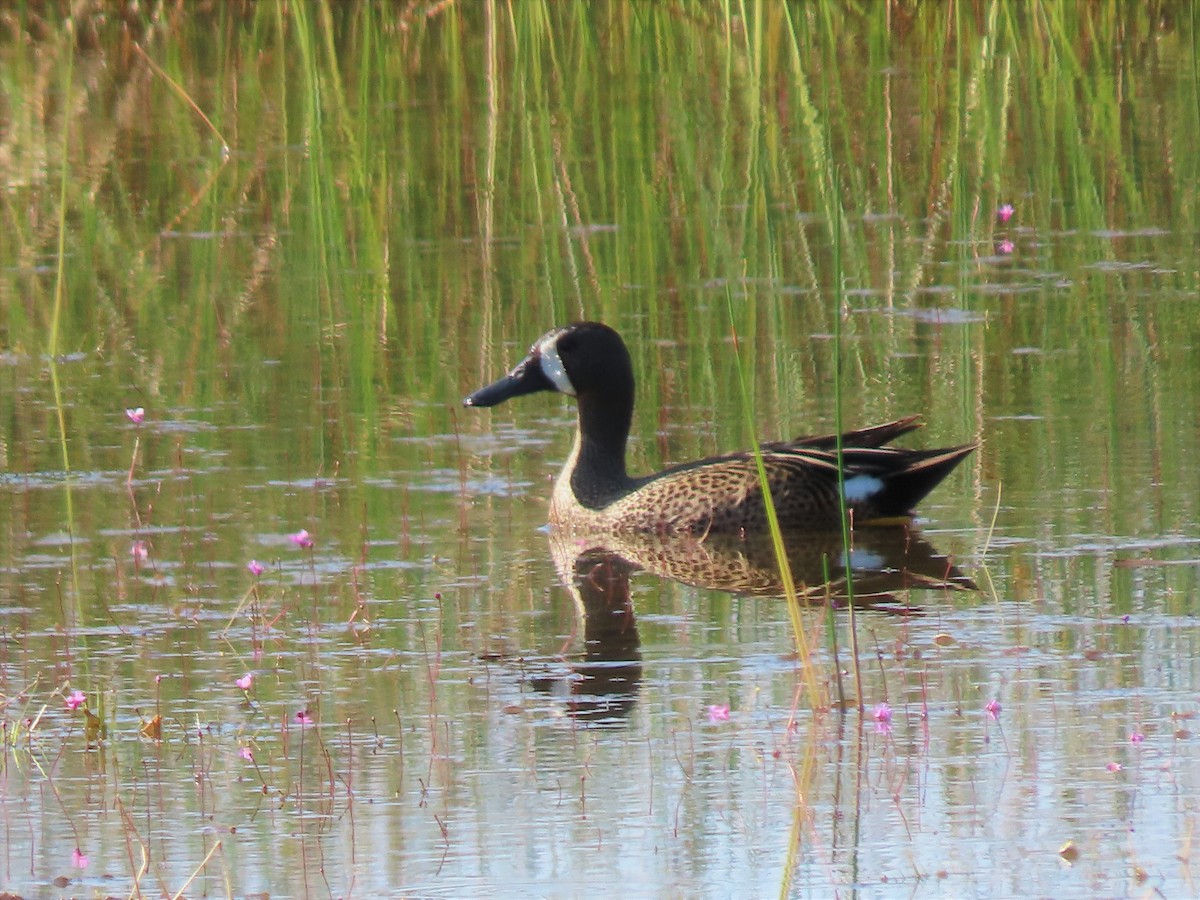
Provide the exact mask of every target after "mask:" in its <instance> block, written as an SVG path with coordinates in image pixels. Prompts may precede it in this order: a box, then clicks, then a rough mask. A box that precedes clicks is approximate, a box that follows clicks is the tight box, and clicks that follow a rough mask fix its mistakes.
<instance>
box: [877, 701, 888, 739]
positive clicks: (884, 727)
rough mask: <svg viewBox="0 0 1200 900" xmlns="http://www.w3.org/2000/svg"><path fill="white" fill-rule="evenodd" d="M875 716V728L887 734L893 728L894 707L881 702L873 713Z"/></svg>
mask: <svg viewBox="0 0 1200 900" xmlns="http://www.w3.org/2000/svg"><path fill="white" fill-rule="evenodd" d="M873 716H874V718H875V730H876V731H878V732H879V733H880V734H887V733H888V732H890V731H891V730H892V708H891V707H890V706H888V705H887V703H886V702H885V703H880V704H878V705H877V706H876V707H875V712H874V713H873Z"/></svg>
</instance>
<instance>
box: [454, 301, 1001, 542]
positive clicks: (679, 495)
mask: <svg viewBox="0 0 1200 900" xmlns="http://www.w3.org/2000/svg"><path fill="white" fill-rule="evenodd" d="M542 391H548V392H557V393H560V394H565V395H566V396H568V397H571V398H574V400H575V404H576V407H577V410H578V417H579V418H578V427H577V429H576V432H575V442H574V446H573V447H572V449H571V454H570V456H569V457H568V459H567V461H566V464H565V465H564V467H563V469H562V472H561V473H560V474H559V476H558V480H557V481H556V482H555V485H554V490H553V493H552V494H551V498H550V514H549V519H550V525H551V526H552V527H557V528H560V529H567V530H571V531H577V532H587V533H630V534H637V533H641V534H690V535H693V536H698V537H703V536H705V535H708V534H734V535H737V534H741V535H749V534H752V533H763V532H765V531H767V529H768V513H767V505H766V503H765V502H764V497H763V492H762V485H761V481H760V478H759V473H758V464H757V462H756V459H755V452H754V451H752V450H745V451H740V452H735V453H727V454H724V455H721V456H713V457H709V458H706V459H700V460H696V461H693V462H686V463H682V464H679V465H674V466H671V467H669V468H667V469H664V470H663V471H661V472H656V473H654V474H652V475H643V476H631V475H629V474H628V472H627V471H626V467H625V448H626V444H627V442H628V440H629V432H630V427H631V425H632V422H633V408H634V375H633V363H632V360H631V359H630V355H629V350H628V348H627V347H626V345H625V341H624V340H623V339H622V338H621V336H620V334H618V333H617V332H616V331H615V330H614V329H613V328H611V327H609V326H608V325H605V324H603V323H602V322H575V323H572V324H569V325H564V326H561V327H558V328H554V329H552V330H550V331H548V332H546V333H545V334H544V335H542V336H541V337H540V338H538V339H537V340H536V341H535V342H534V343H533V345H532V347H530V349H529V353H528V355H526V357H525V358H524V359H523V360H521V361H520V362H519V363H517V365H516V366H515V367H514V368H513V369H512V370H511V371H510V372H509V373H508V374H507V375H505V376H504V377H503V378H500V379H499V380H497V381H495V382H493V383H491V384H489V385H487V386H486V387H483V388H480V389H479V390H477V391H475V392H474V393H472V394H470V395H469V396H468V397H466V398H464V400H463V405H464V406H467V407H475V408H486V407H493V406H496V405H498V404H500V403H503V402H505V401H507V400H511V399H513V398H516V397H521V396H524V395H526V394H533V393H538V392H542ZM922 425H923V422H922V419H921V417H920V416H916V415H914V416H908V417H906V418H902V419H897V420H895V421H893V422H886V423H883V424H881V425H874V426H870V427H867V428H862V429H859V430H857V431H848V432H845V433H844V434H842V435H840V440H839V436H838V435H837V434H824V435H815V436H807V437H797V438H795V439H793V440H790V441H772V442H766V443H762V444H760V447H759V453H760V454H761V457H762V464H763V468H764V470H765V473H766V481H767V484H768V488H769V491H770V495H771V500H772V502H773V504H774V507H775V513H776V516H777V519H778V522H779V525H780V527H781V529H783V530H788V531H828V530H833V529H839V528H841V523H842V503H843V499H844V502H845V507H846V511H847V514H848V516H849V521H850V523H851V525H852V526H853V527H857V526H859V525H870V524H890V525H894V524H896V523H897V522H902V521H910V520H911V519H912V517H913V516H914V515H915V512H914V508H915V507H916V505H917V504H918V503H919V502H920V501H921V500H923V499H924V498H925V497H926V495H928V494H929V492H930V491H932V490H933V489H934V488H935V487H937V485H938V484H939V483H940V482H941V481H942V480H943V479H944V478H945V477H946V476H947V475H949V474H950V472H951V471H953V469H954V468H955V466H957V465H958V464H959V463H960V462H962V460H963V459H965V458H966V457H967V456H968V455H970V454H971V453H972V452H973V451H974V450H975V449H976V448H977V447H978V444H975V443H969V444H962V445H960V446H956V447H944V448H940V449H933V450H912V449H905V448H899V447H891V446H887V445H888V444H890V443H891V442H892V441H893V440H895V439H896V438H898V437H900V436H902V435H905V434H908V433H909V432H911V431H914V430H916V429H917V428H920V427H921V426H922ZM839 443H840V444H841V456H840V465H839V455H838V444H839ZM839 469H840V470H839ZM839 487H840V489H839Z"/></svg>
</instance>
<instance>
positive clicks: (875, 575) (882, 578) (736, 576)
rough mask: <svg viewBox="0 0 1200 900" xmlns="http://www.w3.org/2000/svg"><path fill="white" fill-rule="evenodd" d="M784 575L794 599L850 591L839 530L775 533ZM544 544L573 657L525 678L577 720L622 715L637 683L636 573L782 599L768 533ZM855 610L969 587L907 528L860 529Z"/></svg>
mask: <svg viewBox="0 0 1200 900" xmlns="http://www.w3.org/2000/svg"><path fill="white" fill-rule="evenodd" d="M785 545H786V546H787V548H788V562H789V565H790V567H791V572H792V580H793V582H794V583H795V586H796V593H797V596H798V598H799V599H800V600H801V602H805V603H808V604H812V605H819V604H834V605H837V604H840V603H845V602H847V600H848V598H849V597H850V595H851V591H850V590H849V589H848V586H847V581H846V565H845V554H844V552H843V547H842V538H841V535H839V534H830V535H825V534H812V533H804V534H797V535H785ZM550 550H551V555H552V556H553V558H554V564H555V567H556V568H557V570H558V576H559V579H560V580H561V581H562V583H563V585H564V587H566V589H567V591H568V592H569V593H570V594H571V596H572V597H573V598H574V600H575V604H576V606H577V608H578V611H579V617H580V619H581V621H582V622H583V655H582V657H581V658H579V659H576V660H573V661H571V670H572V671H571V674H570V675H569V676H568V677H566V678H549V677H545V678H535V679H534V681H533V684H534V687H535V689H538V690H543V691H551V692H558V691H561V690H562V689H563V686H564V685H565V689H566V691H567V693H568V694H569V696H570V700H569V704H568V705H569V708H570V710H571V712H572V714H573V715H574V716H575V717H576V718H577V719H580V720H584V721H608V720H614V719H620V718H621V717H622V716H624V715H627V714H628V713H629V711H630V710H631V709H632V708H633V705H634V703H635V701H636V697H637V691H638V687H639V685H640V684H641V681H642V656H641V643H640V640H639V638H638V630H637V620H636V618H635V616H634V612H633V604H632V602H631V600H630V587H629V578H630V575H632V574H633V573H634V572H637V571H644V572H648V573H650V574H652V575H656V576H658V577H660V578H667V579H670V580H672V581H678V582H681V583H683V584H687V585H692V586H694V587H700V588H708V589H713V590H721V591H728V592H729V593H732V594H736V595H740V596H754V597H772V596H777V597H782V596H783V594H784V589H783V582H782V579H781V578H780V575H779V567H778V566H777V565H776V562H775V551H774V548H773V546H772V545H771V543H770V540H769V539H761V540H743V539H737V538H733V537H728V538H725V537H718V536H716V535H709V536H708V537H706V538H704V539H698V538H694V537H690V536H643V535H630V536H625V535H613V534H604V535H587V536H584V535H580V534H577V533H572V532H564V531H560V530H558V529H552V530H551V534H550ZM850 571H851V573H852V580H851V584H852V587H853V597H854V604H855V607H856V608H868V609H876V610H880V611H884V612H890V613H893V614H900V615H919V614H920V613H921V609H920V607H916V606H913V605H912V604H911V602H910V601H909V596H908V592H909V591H911V590H912V589H926V590H942V591H947V590H975V589H976V588H975V585H974V583H973V582H972V581H971V579H969V578H968V577H967V576H966V575H964V574H963V573H962V572H961V571H960V570H959V569H958V568H957V567H956V566H954V565H953V564H952V563H951V562H950V560H949V558H948V557H947V556H946V555H944V554H942V553H939V552H938V551H937V550H936V549H935V548H934V547H933V545H932V544H930V543H929V541H927V540H925V538H923V537H922V536H921V535H920V534H919V533H918V532H916V531H915V530H914V529H912V528H911V527H873V528H860V529H857V530H855V532H854V534H853V540H852V546H851V551H850Z"/></svg>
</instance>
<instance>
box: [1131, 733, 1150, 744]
mask: <svg viewBox="0 0 1200 900" xmlns="http://www.w3.org/2000/svg"><path fill="white" fill-rule="evenodd" d="M1145 739H1146V735H1144V734H1142V732H1140V731H1135V732H1133V734H1131V735H1129V743H1131V744H1140V743H1141V742H1142V741H1144V740H1145Z"/></svg>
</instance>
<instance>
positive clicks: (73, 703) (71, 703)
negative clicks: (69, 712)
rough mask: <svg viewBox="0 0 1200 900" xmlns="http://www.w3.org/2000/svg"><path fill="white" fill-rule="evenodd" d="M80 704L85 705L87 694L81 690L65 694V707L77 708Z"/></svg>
mask: <svg viewBox="0 0 1200 900" xmlns="http://www.w3.org/2000/svg"><path fill="white" fill-rule="evenodd" d="M81 706H87V694H85V693H84V692H83V691H71V693H69V694H68V695H67V709H79V707H81Z"/></svg>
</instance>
